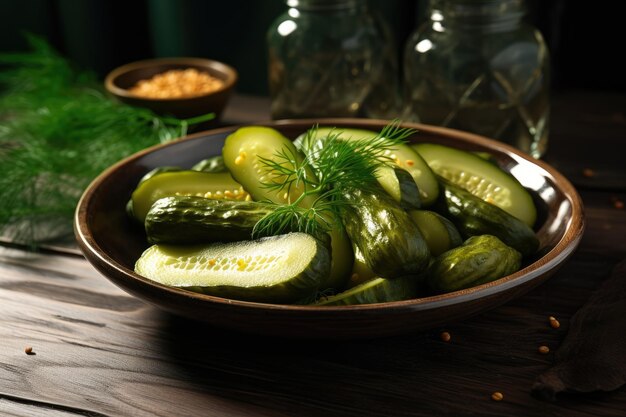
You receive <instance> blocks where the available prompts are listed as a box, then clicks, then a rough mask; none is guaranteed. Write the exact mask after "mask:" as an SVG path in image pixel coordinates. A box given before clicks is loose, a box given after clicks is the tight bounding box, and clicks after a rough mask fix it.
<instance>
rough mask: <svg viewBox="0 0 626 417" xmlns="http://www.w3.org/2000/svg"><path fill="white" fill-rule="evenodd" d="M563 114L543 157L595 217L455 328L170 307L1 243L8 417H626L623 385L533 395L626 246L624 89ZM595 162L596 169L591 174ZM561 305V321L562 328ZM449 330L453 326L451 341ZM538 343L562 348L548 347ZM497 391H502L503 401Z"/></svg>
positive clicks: (566, 104)
mask: <svg viewBox="0 0 626 417" xmlns="http://www.w3.org/2000/svg"><path fill="white" fill-rule="evenodd" d="M594 97H595V96H594ZM593 100H596V101H595V102H594V101H593ZM255 105H258V103H256V102H255ZM244 112H245V110H244ZM554 113H555V120H554V127H553V133H552V137H551V144H550V151H549V154H548V156H547V158H546V159H547V161H548V162H549V163H551V164H553V165H554V166H555V167H557V169H559V170H561V172H563V173H564V174H566V175H567V176H568V178H570V180H572V182H573V183H574V184H575V185H576V186H577V188H578V189H579V191H580V194H581V196H582V198H583V201H584V204H585V210H586V216H587V229H586V233H585V236H584V238H583V241H582V243H581V245H580V247H579V249H578V251H577V253H576V254H575V255H574V256H573V257H572V258H571V259H570V260H569V261H568V262H567V263H566V264H565V266H564V267H563V268H562V269H561V270H560V271H559V272H558V273H557V274H556V275H555V276H554V277H553V278H551V279H550V280H549V281H548V282H547V283H546V284H544V285H542V286H540V287H538V288H536V289H535V290H533V291H532V292H530V293H528V294H527V295H525V296H523V297H521V298H519V299H517V300H514V301H512V302H509V303H507V304H506V305H504V306H502V307H499V308H497V309H495V310H492V311H490V312H487V313H485V314H482V315H480V316H477V317H474V318H472V319H470V320H466V321H463V322H460V323H456V324H453V325H451V326H449V327H447V328H445V329H444V328H441V329H434V330H432V331H429V332H422V333H413V334H407V335H403V336H397V337H391V338H383V339H375V340H369V341H341V342H337V341H333V342H329V341H324V340H321V341H294V340H286V339H276V338H263V337H258V336H247V335H242V334H237V333H234V332H228V331H224V330H218V329H214V328H211V327H209V326H207V325H205V324H202V323H200V322H194V321H189V320H185V319H181V318H178V317H175V316H172V315H170V314H168V313H165V312H162V311H160V310H158V309H156V308H154V307H152V306H150V305H147V304H144V303H143V302H142V301H140V300H138V299H136V298H133V297H131V296H129V295H127V294H126V293H124V292H123V291H122V290H120V289H118V288H117V287H115V286H114V285H113V284H111V283H110V282H109V281H107V280H106V279H105V278H103V277H102V276H100V275H99V274H98V273H97V272H96V271H95V269H93V268H92V267H91V265H89V264H88V263H87V262H86V261H85V260H84V259H82V258H81V257H80V256H73V255H71V254H68V252H67V251H63V252H56V251H55V250H48V251H42V252H40V253H31V252H27V251H23V250H20V249H16V248H10V247H5V248H2V249H0V415H2V416H46V417H47V416H434V415H438V416H458V417H464V416H523V417H534V416H537V417H550V416H564V417H565V416H567V417H570V416H572V417H578V416H580V417H583V416H589V417H591V416H624V415H626V411H625V410H626V389H625V388H624V387H622V388H620V389H618V390H616V391H613V392H609V393H594V394H590V395H584V396H582V395H579V396H574V395H564V396H561V397H559V398H558V399H557V400H556V401H554V402H548V401H544V400H541V399H539V398H535V397H533V396H532V395H531V393H530V390H531V387H532V384H533V382H534V380H535V379H536V377H537V376H538V375H539V374H540V373H541V372H543V371H544V370H545V369H547V368H548V367H549V366H550V364H551V363H552V359H553V352H554V351H555V350H556V349H557V348H558V346H559V344H560V342H561V341H562V340H563V338H564V336H565V334H566V333H567V329H568V320H569V319H570V318H571V317H572V316H573V314H574V313H575V312H576V311H577V310H578V309H579V308H580V307H581V306H582V305H583V304H584V303H585V302H586V301H587V299H588V298H589V296H590V294H591V292H592V291H593V290H594V289H596V288H598V286H599V285H600V284H601V283H602V281H603V280H604V279H605V278H606V277H607V276H608V275H609V273H610V270H611V269H612V267H613V266H614V265H615V264H616V263H617V262H618V261H619V260H621V259H623V258H626V239H624V236H626V210H624V209H623V208H622V209H620V208H617V207H616V204H615V202H616V201H618V200H619V201H623V202H625V203H626V168H625V167H626V164H624V162H623V159H624V158H623V153H622V156H621V158H618V157H616V156H615V155H613V152H612V151H611V150H612V149H611V148H609V146H616V147H620V146H621V148H624V144H626V123H625V122H624V119H626V98H624V97H617V96H611V97H606V96H601V97H600V99H598V98H597V97H596V98H593V97H591V98H590V97H589V96H588V95H582V94H579V95H576V96H573V97H565V98H563V100H562V101H558V100H557V101H555V108H554ZM574 113H575V114H574ZM226 114H228V112H227V113H226ZM250 114H252V113H250ZM568 114H572V116H571V117H570V116H568ZM610 114H613V115H615V114H618V115H620V114H621V116H610ZM581 115H586V116H585V117H586V119H585V118H584V117H582V116H581ZM620 117H621V119H620ZM244 121H245V122H248V121H253V119H250V120H244ZM572 124H575V125H576V126H572ZM620 141H621V142H620ZM573 149H578V151H577V152H575V151H573ZM603 155H604V156H605V157H606V160H603ZM591 163H593V166H590V165H588V164H591ZM585 168H593V169H594V170H595V172H596V173H597V175H594V176H591V177H590V176H586V175H583V173H582V170H583V169H585ZM549 316H555V317H557V318H558V319H559V320H560V323H561V326H560V327H559V328H558V329H553V328H552V327H550V325H549V322H548V317H549ZM624 319H626V318H624ZM441 331H448V332H449V333H450V334H451V340H450V341H449V342H444V341H442V340H441V339H440V332H441ZM541 345H545V346H548V347H549V348H550V349H551V352H550V353H548V354H541V353H539V352H538V347H539V346H541ZM27 346H30V347H32V354H30V355H28V354H26V353H25V348H26V347H27ZM625 355H626V353H625ZM495 391H499V392H501V393H502V394H503V396H504V397H503V399H502V401H494V400H492V399H491V395H492V393H493V392H495Z"/></svg>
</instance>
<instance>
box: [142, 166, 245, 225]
mask: <svg viewBox="0 0 626 417" xmlns="http://www.w3.org/2000/svg"><path fill="white" fill-rule="evenodd" d="M181 195H186V196H198V197H205V198H213V199H227V200H249V199H250V197H249V194H248V193H247V192H246V191H245V190H244V189H243V187H242V186H241V184H239V183H238V182H237V181H235V180H234V179H233V178H232V177H231V175H230V174H229V173H227V172H224V173H208V172H201V171H192V170H184V171H165V172H160V173H157V174H155V175H152V176H150V177H149V178H148V179H145V180H142V181H141V182H140V183H139V185H138V186H137V188H136V189H135V191H133V194H132V196H131V199H130V202H131V207H132V214H133V216H134V217H135V218H136V219H137V220H139V221H140V222H141V223H143V222H144V220H145V218H146V214H148V210H150V207H152V204H154V203H155V202H156V201H157V200H159V199H161V198H163V197H173V196H181Z"/></svg>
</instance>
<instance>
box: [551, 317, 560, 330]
mask: <svg viewBox="0 0 626 417" xmlns="http://www.w3.org/2000/svg"><path fill="white" fill-rule="evenodd" d="M549 320H550V327H552V328H553V329H558V328H559V327H561V323H559V321H558V320H557V319H556V318H554V317H553V316H550V319H549Z"/></svg>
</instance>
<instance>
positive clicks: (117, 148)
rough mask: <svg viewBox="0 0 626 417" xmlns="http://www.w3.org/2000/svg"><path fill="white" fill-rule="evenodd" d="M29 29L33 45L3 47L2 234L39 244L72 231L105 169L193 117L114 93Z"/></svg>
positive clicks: (176, 133) (175, 132)
mask: <svg viewBox="0 0 626 417" xmlns="http://www.w3.org/2000/svg"><path fill="white" fill-rule="evenodd" d="M27 37H28V41H29V43H30V45H31V51H29V52H22V53H9V54H0V65H2V67H0V68H2V70H1V71H0V234H1V235H3V236H4V237H8V238H10V239H12V240H13V241H16V242H20V243H25V244H29V245H31V246H33V247H36V246H37V245H38V244H40V243H41V242H42V241H44V240H47V239H49V238H58V237H62V236H71V232H72V217H73V214H74V210H75V208H76V204H77V202H78V199H79V198H80V195H81V194H82V192H83V190H84V188H85V187H86V186H87V185H88V184H89V182H91V180H92V179H93V178H95V177H96V176H97V175H98V174H99V173H100V172H102V171H103V170H104V169H105V168H107V167H108V166H110V165H112V164H114V163H115V162H117V161H119V160H120V159H122V158H124V157H126V156H128V155H130V154H132V153H135V152H137V151H139V150H141V149H144V148H146V147H148V146H152V145H154V144H157V143H159V142H165V141H169V140H173V139H176V138H179V137H181V136H184V135H185V134H186V132H187V127H188V125H189V123H188V121H182V120H178V119H172V118H164V117H159V116H156V115H155V114H153V113H152V112H151V111H149V110H147V109H142V108H138V107H131V106H128V105H125V104H122V103H118V102H116V101H114V100H113V99H110V98H109V97H108V96H107V95H106V93H105V92H104V91H103V89H102V87H101V86H100V84H99V83H98V82H97V80H96V77H95V76H94V75H93V74H92V73H90V72H88V71H79V70H77V69H75V68H73V67H72V65H71V64H70V63H69V62H68V61H67V60H65V59H64V58H63V57H62V56H60V55H59V54H58V53H57V52H56V51H54V50H53V49H52V48H51V47H50V46H49V45H48V44H47V43H46V42H45V41H43V40H41V39H40V38H37V37H35V36H32V35H27ZM208 118H210V117H208ZM208 118H207V119H208Z"/></svg>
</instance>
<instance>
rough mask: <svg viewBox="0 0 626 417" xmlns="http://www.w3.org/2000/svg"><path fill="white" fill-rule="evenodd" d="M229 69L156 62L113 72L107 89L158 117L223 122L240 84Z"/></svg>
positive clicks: (199, 61) (202, 62)
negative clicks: (208, 117)
mask: <svg viewBox="0 0 626 417" xmlns="http://www.w3.org/2000/svg"><path fill="white" fill-rule="evenodd" d="M237 78H238V74H237V71H236V70H235V69H234V68H232V67H230V66H229V65H227V64H225V63H222V62H219V61H214V60H210V59H203V58H156V59H149V60H144V61H137V62H132V63H130V64H126V65H123V66H121V67H118V68H116V69H114V70H113V71H111V72H110V73H109V74H108V75H107V76H106V78H105V81H104V85H105V88H106V89H107V91H108V92H109V93H111V94H112V95H114V96H115V97H117V98H118V99H119V100H120V101H122V102H124V103H126V104H130V105H132V106H139V107H146V108H149V109H151V110H152V111H154V112H155V113H157V114H161V115H169V116H174V117H178V118H190V117H195V116H201V115H204V114H207V113H215V116H216V117H215V119H216V120H217V119H219V117H220V115H221V113H222V111H223V110H224V107H226V104H227V102H228V100H229V99H230V96H231V95H232V92H233V90H234V87H235V85H236V83H237Z"/></svg>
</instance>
